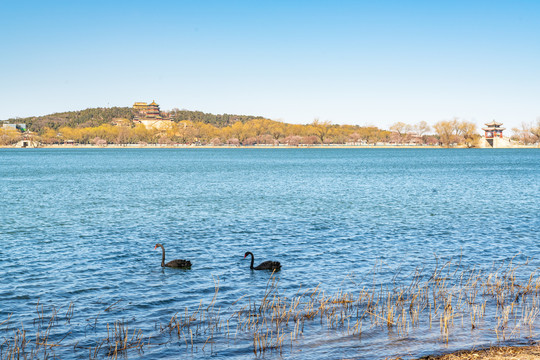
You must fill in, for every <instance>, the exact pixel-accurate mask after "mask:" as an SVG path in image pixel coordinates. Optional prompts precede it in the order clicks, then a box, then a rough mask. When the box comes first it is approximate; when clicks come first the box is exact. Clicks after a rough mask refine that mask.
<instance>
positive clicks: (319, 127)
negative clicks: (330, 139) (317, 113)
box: [311, 119, 332, 144]
mask: <svg viewBox="0 0 540 360" xmlns="http://www.w3.org/2000/svg"><path fill="white" fill-rule="evenodd" d="M331 125H332V124H331V123H330V121H319V119H315V120H313V122H312V123H311V127H312V129H313V133H312V134H313V135H315V136H317V137H318V138H319V140H320V142H321V143H322V144H324V139H325V138H326V135H327V134H328V131H329V130H330V126H331Z"/></svg>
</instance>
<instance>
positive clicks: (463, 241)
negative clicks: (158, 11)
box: [0, 149, 540, 359]
mask: <svg viewBox="0 0 540 360" xmlns="http://www.w3.org/2000/svg"><path fill="white" fill-rule="evenodd" d="M0 194H1V196H2V202H1V208H0V236H1V239H2V245H3V246H2V247H0V273H1V274H2V277H1V280H0V300H1V301H0V324H2V325H1V328H2V330H0V333H1V335H2V339H3V340H2V341H3V342H4V344H3V345H0V350H1V353H2V355H1V356H0V358H2V359H3V358H4V357H2V356H6V354H7V353H8V352H9V351H12V350H13V349H14V348H15V347H16V346H19V347H21V344H22V343H21V341H20V338H16V336H17V330H22V328H23V327H24V329H25V331H26V337H27V338H29V339H31V341H30V342H29V343H28V344H27V345H26V350H25V351H27V353H28V354H30V351H32V349H34V350H33V351H34V352H35V353H37V354H38V356H37V357H38V358H43V357H44V356H45V354H49V356H53V355H54V356H56V357H57V358H61V359H79V358H80V359H83V358H84V359H86V358H88V357H89V353H90V356H92V354H94V357H95V358H104V357H106V356H107V355H108V354H110V353H111V351H112V350H111V348H114V346H113V345H114V344H118V339H117V340H116V343H113V342H112V340H111V339H112V338H113V336H112V335H111V334H112V333H113V330H112V329H113V328H114V324H116V325H117V327H118V328H120V327H122V329H125V328H128V334H129V338H130V339H128V341H126V343H127V345H126V348H127V349H126V351H125V352H123V353H122V354H121V355H122V356H125V357H127V358H145V359H156V358H160V359H177V358H232V359H251V358H254V357H264V358H267V359H281V358H285V359H319V358H330V359H333V358H335V359H340V358H354V359H377V358H378V359H383V358H385V357H392V356H393V357H396V356H402V357H403V358H414V357H419V356H424V355H427V354H432V353H440V352H446V351H452V350H456V349H462V348H471V347H473V346H486V345H490V344H495V343H497V342H501V343H516V344H521V343H526V342H527V341H529V340H531V339H535V340H538V339H539V337H538V332H537V331H538V327H539V325H540V319H539V320H537V319H536V315H535V316H534V318H532V319H530V317H531V316H529V318H527V319H526V316H525V318H524V315H523V314H526V313H527V312H530V313H531V314H536V311H537V309H538V303H537V302H536V303H535V302H534V301H533V302H531V303H527V302H526V301H525V297H524V298H523V300H520V296H521V295H522V294H525V293H527V292H526V291H525V290H523V289H524V288H525V287H524V286H522V287H521V289H522V290H519V291H518V290H515V289H514V286H513V285H511V286H512V290H511V291H512V294H513V295H512V296H514V294H518V295H517V297H518V299H517V304H519V305H520V306H523V309H522V310H523V311H522V312H521V315H513V316H514V323H513V325H512V326H514V329H518V330H515V331H513V332H512V333H508V334H506V335H505V336H504V338H502V337H501V333H500V331H502V330H504V329H505V327H504V326H502V325H501V324H500V321H501V319H500V318H497V316H498V315H497V314H498V312H497V311H495V312H493V314H491V313H490V312H489V311H486V312H485V313H486V315H485V316H484V317H483V319H482V321H481V323H480V324H479V325H477V326H476V327H475V326H471V324H470V322H471V321H470V319H469V318H468V316H469V315H467V314H469V313H468V312H467V311H469V310H470V311H473V310H471V309H473V308H471V306H482V304H483V303H485V304H487V305H486V306H487V308H489V306H490V304H493V306H494V307H495V308H496V307H497V306H499V305H497V304H495V300H494V298H490V297H489V294H487V293H486V291H484V293H482V294H483V296H484V297H483V298H480V297H477V298H475V299H474V301H473V300H470V301H468V302H467V307H465V305H463V304H464V303H465V301H464V300H463V299H465V297H466V296H469V295H467V294H471V290H470V289H471V288H470V287H468V288H467V289H466V290H467V291H465V290H463V287H464V286H471V283H470V282H469V283H468V284H465V282H464V281H463V275H459V276H461V280H460V279H459V278H458V277H457V275H455V274H464V273H465V274H471V273H474V274H481V275H479V276H481V278H482V279H485V278H486V277H488V274H490V273H497V271H499V274H500V278H501V279H503V280H504V281H506V279H507V278H508V276H506V275H508V274H509V273H511V274H512V276H513V277H512V281H513V282H514V281H515V282H516V283H517V282H527V281H530V280H529V277H530V275H531V274H532V273H533V272H534V271H536V270H537V269H538V268H539V267H540V245H539V244H540V242H539V240H540V236H539V235H538V234H539V230H540V215H539V214H540V150H538V149H493V150H475V149H17V150H16V149H0ZM156 243H161V244H163V245H164V247H165V249H166V251H167V252H166V256H167V260H166V261H169V260H172V259H176V258H180V259H189V260H190V261H191V262H192V263H193V266H192V268H191V269H190V270H179V269H170V268H161V266H160V263H161V251H159V249H158V250H154V246H155V244H156ZM246 251H251V252H253V253H254V254H255V263H256V264H258V263H259V262H262V261H264V260H275V261H279V262H281V264H282V270H281V271H280V272H277V273H275V274H271V273H270V272H268V271H251V270H250V269H249V261H248V260H247V259H246V260H244V253H245V252H246ZM509 268H510V269H511V270H510V271H508V269H509ZM500 269H504V270H500ZM415 273H418V274H419V275H417V278H418V281H420V282H421V283H429V282H430V281H431V283H430V284H431V285H429V286H433V287H438V286H439V285H440V284H441V282H446V283H447V284H446V285H445V286H446V287H445V289H444V294H451V295H449V296H447V297H448V298H453V299H454V302H453V303H452V308H453V309H461V315H459V316H461V318H460V317H459V316H458V315H457V313H456V315H455V316H454V315H452V316H450V317H451V318H452V324H451V326H450V331H449V335H448V334H447V335H446V336H445V333H444V331H443V330H442V329H443V327H442V325H440V324H442V323H443V317H444V316H446V315H444V311H447V308H448V307H447V306H445V307H444V311H443V310H440V311H439V312H437V311H438V310H437V306H438V305H437V304H436V303H433V301H434V299H435V296H432V297H431V298H428V299H427V300H426V302H425V304H430V305H429V307H426V306H427V305H425V304H424V306H420V305H418V306H419V308H418V309H419V312H420V313H426V312H427V311H428V310H429V311H433V315H430V316H429V321H428V317H427V315H426V316H422V315H420V316H419V318H418V319H417V320H416V322H415V321H414V316H413V315H412V314H414V311H409V310H410V309H412V308H413V305H411V306H410V309H409V310H407V311H408V313H407V314H408V315H407V314H406V312H405V310H403V311H402V312H399V313H396V314H395V315H393V316H394V318H393V319H394V320H392V321H391V322H388V316H389V315H390V314H389V310H388V309H390V307H389V306H388V304H387V305H384V304H383V303H384V299H386V298H384V296H387V294H392V299H394V300H395V298H394V296H396V295H395V294H398V293H399V291H402V292H403V294H405V295H404V296H405V297H406V298H407V299H409V300H407V301H410V299H411V298H412V297H414V296H411V293H414V292H415V291H416V293H418V292H420V291H423V290H419V289H420V288H421V287H420V286H417V285H414V286H412V285H411V284H410V283H411V279H414V278H415V276H416V275H414V274H415ZM434 273H435V274H438V275H437V276H433V275H432V274H434ZM430 274H431V275H430ZM443 275H444V276H443ZM452 275H454V277H452ZM484 275H485V277H483V276H484ZM505 276H506V277H505ZM514 278H515V280H514ZM433 279H435V280H433ZM441 279H442V280H441ZM492 279H493V278H492ZM533 279H537V274H535V275H534V276H533ZM482 281H483V282H481V281H479V282H477V283H478V284H480V283H482V284H484V285H482V286H484V287H483V288H482V289H484V290H485V289H486V288H487V287H486V286H485V284H487V283H488V282H489V281H487V280H486V281H484V280H482ZM533 281H534V280H533ZM474 286H477V285H474ZM478 286H480V285H478ZM488 286H491V285H488ZM216 289H218V291H217V294H216ZM426 289H427V287H426ZM430 289H431V288H430ZM440 289H441V288H437V289H436V290H433V289H431V290H429V291H426V292H425V293H426V294H428V293H431V291H432V290H433V291H434V292H433V293H434V294H435V291H441V294H442V290H440ZM508 289H510V287H508ZM537 290H538V289H536V290H534V291H533V290H531V295H530V296H529V298H528V299H533V298H534V299H536V294H537ZM362 291H368V292H371V294H378V295H377V296H378V298H380V299H381V301H380V302H379V303H378V305H377V306H378V307H377V306H371V305H369V304H367V303H366V302H365V300H361V301H360V300H358V299H357V298H356V297H357V296H359V295H358V294H360V293H361V292H362ZM508 291H510V290H508ZM516 291H517V292H516ZM306 292H307V293H306ZM458 292H459V295H457V294H458ZM315 293H316V294H315ZM345 293H350V294H352V295H354V296H355V299H354V300H346V299H345V298H343V294H345ZM340 294H341V295H340ZM381 294H383V295H381ZM462 294H465V295H462ZM520 294H521V295H520ZM265 295H268V296H266V298H265ZM333 296H335V298H334V299H338V298H340V296H341V298H340V300H339V301H337V300H336V301H328V300H329V299H330V297H333ZM426 296H427V295H426ZM462 296H463V298H462ZM475 296H476V295H475ZM478 296H480V295H478ZM402 297H403V296H402ZM374 298H375V297H374ZM269 299H273V301H274V302H273V303H272V305H271V308H274V310H275V309H277V308H278V307H279V306H278V305H276V304H278V303H279V304H281V305H283V307H282V309H285V307H287V309H289V310H286V311H285V310H280V311H285V312H288V314H293V319H289V320H288V323H285V322H283V323H281V322H279V323H277V322H275V321H274V323H275V325H272V322H271V321H270V322H269V323H263V322H262V321H263V319H264V318H265V315H264V311H262V310H261V309H262V305H263V304H265V301H267V300H269ZM295 299H298V303H297V304H296V305H294V304H295V301H296V300H295ZM462 300H463V301H462ZM445 301H449V300H445ZM512 301H516V300H515V299H513V300H512ZM268 304H269V303H267V305H268ZM281 305H280V306H281ZM306 305H309V306H310V307H311V306H315V310H314V311H313V313H315V314H316V315H315V316H314V317H310V316H311V315H309V314H310V311H311V310H309V309H308V308H307V307H305V308H303V309H304V310H302V311H300V310H299V309H301V308H302V306H306ZM432 305H433V308H434V310H433V309H432ZM331 306H333V307H334V308H333V310H331V309H330V307H331ZM385 306H386V308H385ZM414 306H416V303H415V305H414ZM323 308H324V309H323ZM402 308H403V309H404V307H403V306H401V307H399V309H402ZM268 309H270V308H268ZM268 309H267V310H268ZM317 309H319V310H317ZM370 309H371V310H370ZM374 309H379V310H380V313H377V312H376V311H379V310H374ZM385 309H386V310H385ZM441 309H442V308H441ZM467 309H469V310H467ZM474 309H476V308H474ZM477 310H478V309H477ZM477 310H474V311H477ZM500 310H501V312H503V310H504V309H503V307H501V308H500ZM272 311H273V310H269V312H268V313H266V315H267V316H268V317H269V318H270V317H271V316H272V315H271V314H270V312H272ZM275 311H277V310H275ZM295 311H296V312H297V313H296V316H297V319H298V321H297V322H295V321H294V316H295V315H294V314H295ZM316 311H318V312H316ZM400 311H401V310H400ZM456 311H457V310H456ZM186 312H187V314H188V315H187V316H186ZM463 313H465V315H463ZM257 314H259V315H257ZM340 314H341V315H340ZM362 314H363V315H362ZM378 314H379V315H378ZM400 314H401V315H400ZM512 314H513V313H512ZM399 316H401V318H400V317H399ZM383 317H384V318H385V319H386V322H385V323H384V322H382V319H381V318H383ZM511 317H512V315H510V318H511ZM182 319H183V320H182ZM189 319H191V320H189ZM255 319H257V320H255ZM343 319H346V320H343ZM399 319H401V320H399ZM274 320H275V319H274ZM360 320H362V321H361V325H360V328H361V334H360V330H358V329H359V327H358V324H359V323H360ZM255 321H257V323H255ZM259 321H261V322H259ZM280 321H281V320H280ZM399 321H403V323H402V324H403V325H402V326H401V327H400V326H399V325H398V323H399ZM498 322H499V323H498ZM355 323H356V324H357V327H356V332H355V330H352V327H353V325H354V324H355ZM428 323H429V324H428ZM389 324H392V326H389ZM510 324H512V323H511V322H510ZM525 324H526V326H525ZM107 325H109V329H107ZM518 325H519V326H518ZM175 326H176V327H175ZM525 327H526V328H527V329H525ZM47 329H48V330H47ZM491 329H495V331H493V330H491ZM497 329H499V330H497ZM501 329H502V330H501ZM267 330H269V331H267ZM117 331H118V330H117ZM264 331H267V335H266V338H265V339H266V340H265V341H267V344H270V345H271V344H272V341H273V344H274V345H273V347H272V346H270V345H268V349H264V351H263V350H262V349H263V348H264V346H262V345H261V344H262V342H261V341H262V340H261V336H262V335H264V334H263V333H264ZM279 331H281V337H280V335H279V334H280V333H279ZM37 332H39V333H41V334H44V333H47V334H48V338H47V339H42V341H41V343H42V344H46V343H49V344H53V343H56V344H57V345H58V346H50V347H47V346H46V345H41V347H40V346H36V345H35V343H36V333H37ZM276 332H277V334H276ZM135 333H136V334H135ZM132 334H134V335H132ZM117 338H119V337H118V336H117ZM6 339H8V340H6ZM105 339H108V340H105ZM272 339H273V340H272ZM17 341H18V342H17ZM130 341H131V342H130ZM38 342H39V341H38ZM17 344H18V345H17ZM32 344H34V345H32ZM111 344H113V345H111ZM32 346H33V347H32Z"/></svg>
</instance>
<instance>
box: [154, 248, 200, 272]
mask: <svg viewBox="0 0 540 360" xmlns="http://www.w3.org/2000/svg"><path fill="white" fill-rule="evenodd" d="M158 247H160V248H161V250H162V256H161V267H170V268H184V269H187V268H190V267H191V261H189V260H182V259H176V260H172V261H169V262H168V263H166V264H165V248H164V247H163V245H161V244H156V246H154V250H156V249H157V248H158Z"/></svg>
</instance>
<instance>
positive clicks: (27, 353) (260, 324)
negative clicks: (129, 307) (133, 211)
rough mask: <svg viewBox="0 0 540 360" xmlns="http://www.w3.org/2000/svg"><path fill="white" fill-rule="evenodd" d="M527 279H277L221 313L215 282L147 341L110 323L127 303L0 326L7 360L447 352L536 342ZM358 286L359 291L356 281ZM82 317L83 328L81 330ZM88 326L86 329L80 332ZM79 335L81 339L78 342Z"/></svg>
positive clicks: (532, 279)
mask: <svg viewBox="0 0 540 360" xmlns="http://www.w3.org/2000/svg"><path fill="white" fill-rule="evenodd" d="M518 269H519V267H517V266H514V265H512V263H511V262H510V263H509V264H507V265H506V266H501V267H498V268H493V269H492V270H490V271H481V270H476V269H474V268H468V269H463V268H461V265H460V263H458V264H453V263H452V262H451V261H450V262H447V263H446V264H443V265H442V266H440V267H439V266H436V268H435V270H434V271H433V272H431V273H424V272H423V270H421V269H416V270H415V271H414V272H413V273H411V274H410V275H409V276H407V277H406V279H409V281H408V283H406V284H405V283H403V281H401V282H399V281H397V282H396V281H391V282H388V283H386V285H382V284H380V285H376V284H377V282H376V281H373V282H369V281H368V282H367V283H371V284H373V285H372V286H371V287H368V288H366V286H365V283H363V282H362V283H358V284H356V285H357V287H358V290H356V291H352V292H341V291H339V292H337V293H334V294H326V293H325V292H324V291H323V289H321V288H319V287H316V288H313V289H299V290H298V292H297V293H296V294H294V295H293V296H290V297H289V296H285V295H284V294H282V293H281V290H280V287H279V278H278V277H277V275H274V274H273V275H272V276H270V279H269V281H268V284H267V287H266V290H265V291H264V292H263V293H261V294H260V296H259V297H258V298H255V299H252V298H250V297H248V296H243V297H241V298H240V299H238V300H237V301H235V302H233V303H232V304H229V305H226V306H225V308H224V309H222V308H221V307H220V306H219V279H215V293H214V296H213V298H212V300H211V301H210V302H209V303H203V301H201V302H200V304H199V306H198V307H196V308H193V309H188V308H185V309H178V310H177V312H175V313H174V314H171V315H170V316H171V317H170V320H168V321H166V322H164V323H156V326H155V328H154V330H153V331H148V330H147V331H146V332H143V331H142V330H141V329H138V328H134V327H133V325H132V324H129V322H128V321H125V320H116V321H112V322H111V321H109V322H104V321H103V320H102V318H103V316H104V315H103V314H106V313H110V312H114V311H116V309H115V306H116V305H118V303H119V302H121V301H122V300H121V299H120V300H118V301H117V302H116V303H114V304H112V305H110V306H108V307H107V308H105V309H104V310H103V311H102V312H100V313H99V314H97V315H95V314H94V315H93V316H94V317H95V318H93V317H92V315H90V314H83V315H78V314H77V313H76V312H74V309H75V307H76V304H72V303H70V304H69V306H68V307H67V309H63V310H62V309H57V308H55V307H54V306H52V307H50V308H49V309H44V307H43V305H42V304H40V303H39V301H38V302H37V304H36V312H35V317H34V319H33V320H32V321H31V322H29V321H28V320H27V321H26V323H23V322H22V321H21V320H20V319H18V318H17V317H16V316H13V315H10V316H9V317H8V318H7V319H5V320H1V319H0V334H1V336H2V338H3V340H2V343H0V359H15V358H17V359H18V358H22V359H24V358H50V357H52V356H58V355H60V357H62V356H61V354H69V353H76V354H78V356H80V355H83V354H87V355H88V356H89V358H90V359H98V358H104V357H109V358H115V359H116V358H117V357H118V356H126V357H127V356H128V355H129V354H132V355H135V354H139V353H144V352H145V351H147V350H150V349H155V348H156V347H161V346H165V347H167V346H169V345H171V344H174V345H175V348H177V349H178V350H177V351H178V352H180V353H182V352H185V353H187V354H196V353H199V352H200V353H206V354H214V353H215V352H219V351H222V350H223V348H224V347H225V348H226V347H229V346H231V345H232V346H235V345H236V346H240V347H248V348H249V349H250V351H252V352H253V353H254V355H255V356H256V357H262V356H264V355H265V354H272V353H277V354H280V355H281V354H283V353H287V352H289V351H292V349H294V348H297V347H299V348H301V347H302V345H303V344H308V348H306V349H305V350H306V351H308V349H309V346H312V344H313V342H311V341H310V340H312V339H311V337H320V336H324V337H325V338H327V339H328V340H331V341H336V342H337V341H348V342H358V343H359V344H360V343H362V341H368V343H369V341H370V340H369V339H371V338H372V337H373V336H389V337H391V338H394V339H403V340H406V339H410V338H411V337H412V338H417V337H418V339H417V340H416V341H418V340H419V339H421V338H423V337H425V336H427V338H428V339H434V338H436V339H438V340H437V342H438V343H439V344H440V346H441V347H444V346H445V344H449V343H452V342H458V345H459V342H460V341H462V340H460V339H463V336H464V334H465V336H467V338H477V339H483V340H481V341H484V342H486V341H488V342H489V343H490V342H494V343H504V342H506V341H508V340H511V339H524V338H525V339H534V337H535V336H536V335H537V333H536V331H537V329H538V325H539V324H538V322H539V321H538V320H539V319H538V316H539V314H540V302H539V301H540V278H539V277H538V276H537V274H535V273H531V274H530V275H529V276H524V275H526V274H518V273H519V271H518ZM374 276H375V274H374ZM396 276H398V274H396ZM350 279H351V281H352V282H353V283H355V281H356V279H355V277H354V274H351V275H350ZM520 279H524V280H520ZM374 280H375V279H374ZM398 284H399V285H398ZM100 315H101V316H100ZM120 315H121V316H126V317H127V318H130V316H128V315H126V314H119V316H120ZM77 316H78V317H79V321H75V320H73V321H72V319H73V318H74V317H77ZM88 316H91V317H90V318H88ZM80 319H87V320H86V322H85V321H80ZM74 324H76V325H74ZM80 324H85V325H80ZM81 326H84V329H79V328H77V327H81ZM89 329H91V330H92V331H88V330H89ZM83 330H84V331H83ZM75 333H77V334H79V335H78V336H79V338H72V337H73V335H72V334H75ZM83 334H84V335H83ZM321 334H324V335H321ZM375 334H377V335H375ZM81 336H82V337H83V339H81V338H80V337H81ZM364 336H366V339H367V340H363V337H364ZM486 339H487V340H486ZM313 340H315V339H313ZM309 344H311V345H309ZM478 345H485V344H478ZM220 349H221V350H220ZM397 355H399V354H397Z"/></svg>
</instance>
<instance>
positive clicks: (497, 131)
mask: <svg viewBox="0 0 540 360" xmlns="http://www.w3.org/2000/svg"><path fill="white" fill-rule="evenodd" d="M485 125H486V127H483V128H482V130H484V131H485V135H484V137H483V139H484V141H483V144H481V145H483V146H482V147H492V148H506V147H512V144H511V143H510V140H509V139H507V138H505V137H503V130H506V128H503V127H502V123H500V122H496V121H495V120H493V121H492V122H489V123H486V124H485Z"/></svg>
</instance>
